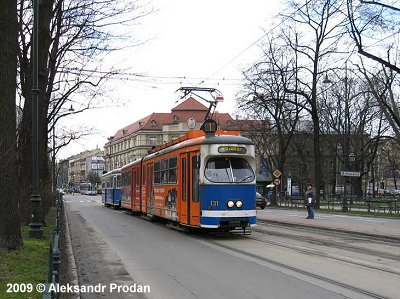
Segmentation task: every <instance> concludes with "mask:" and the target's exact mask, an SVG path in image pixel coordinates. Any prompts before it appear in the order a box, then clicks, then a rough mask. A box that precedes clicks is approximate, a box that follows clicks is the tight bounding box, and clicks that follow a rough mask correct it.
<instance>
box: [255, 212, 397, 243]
mask: <svg viewBox="0 0 400 299" xmlns="http://www.w3.org/2000/svg"><path fill="white" fill-rule="evenodd" d="M306 216H307V211H306V210H305V209H304V210H303V211H302V210H291V209H280V208H271V207H267V208H266V209H265V210H257V219H260V220H267V221H273V222H277V223H287V224H292V225H301V226H313V227H319V228H327V229H333V230H338V231H351V232H358V233H361V234H367V235H372V236H380V237H388V238H394V239H398V240H400V218H396V219H394V218H384V217H363V216H355V215H349V214H344V213H340V212H338V213H335V214H332V213H323V212H319V211H318V210H317V211H316V214H315V219H305V218H306Z"/></svg>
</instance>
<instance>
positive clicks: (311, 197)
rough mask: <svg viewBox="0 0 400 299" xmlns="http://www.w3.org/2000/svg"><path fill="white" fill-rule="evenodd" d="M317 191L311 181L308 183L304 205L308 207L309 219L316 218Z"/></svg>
mask: <svg viewBox="0 0 400 299" xmlns="http://www.w3.org/2000/svg"><path fill="white" fill-rule="evenodd" d="M316 196H317V195H316V191H315V188H314V186H313V185H312V184H311V183H307V185H306V193H305V194H304V205H305V206H306V207H307V213H308V217H307V219H314V214H315V210H314V206H315V201H316Z"/></svg>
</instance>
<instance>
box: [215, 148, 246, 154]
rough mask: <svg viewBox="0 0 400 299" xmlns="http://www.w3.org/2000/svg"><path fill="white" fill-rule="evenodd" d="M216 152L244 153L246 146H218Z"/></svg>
mask: <svg viewBox="0 0 400 299" xmlns="http://www.w3.org/2000/svg"><path fill="white" fill-rule="evenodd" d="M218 152H219V153H221V154H227V153H235V154H245V153H246V148H245V147H242V146H220V147H219V148H218Z"/></svg>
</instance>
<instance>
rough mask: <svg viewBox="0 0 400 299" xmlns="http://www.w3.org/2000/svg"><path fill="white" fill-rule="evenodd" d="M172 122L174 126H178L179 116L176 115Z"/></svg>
mask: <svg viewBox="0 0 400 299" xmlns="http://www.w3.org/2000/svg"><path fill="white" fill-rule="evenodd" d="M172 122H173V123H174V124H177V123H178V122H179V117H178V116H177V115H174V116H173V118H172Z"/></svg>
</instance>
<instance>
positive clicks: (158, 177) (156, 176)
mask: <svg viewBox="0 0 400 299" xmlns="http://www.w3.org/2000/svg"><path fill="white" fill-rule="evenodd" d="M160 182H161V169H160V162H156V163H154V184H159V183H160Z"/></svg>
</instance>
